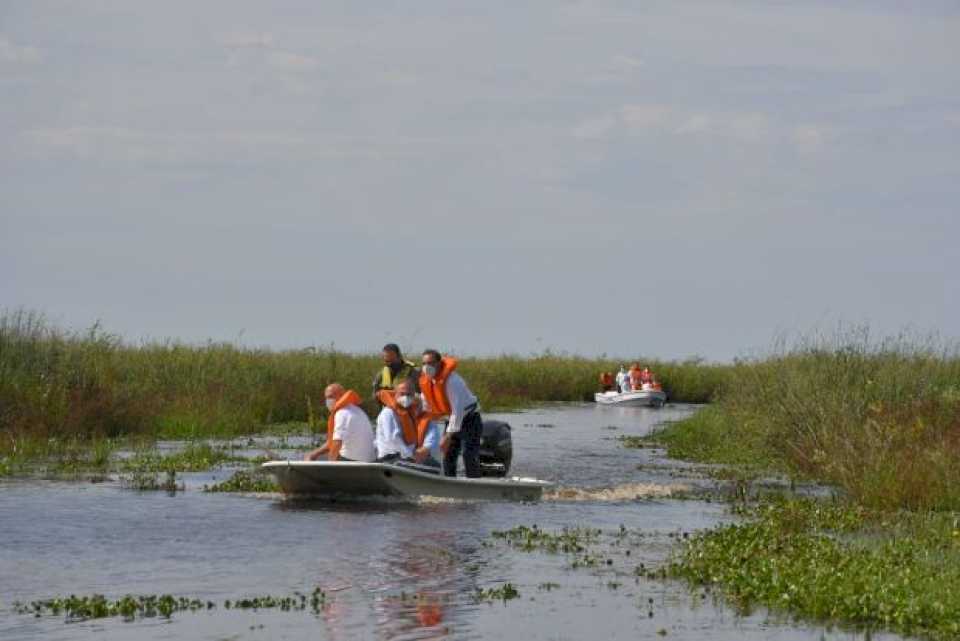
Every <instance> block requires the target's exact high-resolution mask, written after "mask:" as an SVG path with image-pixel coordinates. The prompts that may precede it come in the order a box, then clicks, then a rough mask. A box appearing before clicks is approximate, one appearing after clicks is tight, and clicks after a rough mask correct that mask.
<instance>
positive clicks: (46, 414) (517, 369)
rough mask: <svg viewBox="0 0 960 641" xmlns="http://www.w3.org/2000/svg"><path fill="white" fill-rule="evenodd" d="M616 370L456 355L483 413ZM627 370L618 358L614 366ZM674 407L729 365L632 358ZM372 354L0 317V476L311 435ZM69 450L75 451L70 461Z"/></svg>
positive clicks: (595, 363) (547, 359)
mask: <svg viewBox="0 0 960 641" xmlns="http://www.w3.org/2000/svg"><path fill="white" fill-rule="evenodd" d="M620 362H621V361H614V360H612V359H606V358H598V359H588V358H582V357H578V356H570V355H557V354H553V353H550V352H546V353H544V354H540V355H536V356H531V357H521V356H499V357H492V358H464V359H462V361H461V366H460V371H461V372H462V373H463V375H464V376H465V377H466V378H467V380H468V381H469V384H470V385H471V387H472V388H473V390H474V391H475V392H476V393H477V394H478V396H479V397H480V399H481V402H482V403H483V406H484V408H485V409H487V410H495V409H501V410H502V409H511V408H519V407H523V406H528V405H530V404H533V403H537V402H545V401H588V400H591V399H592V394H593V392H594V391H595V390H596V389H597V377H598V375H599V373H600V372H601V371H604V370H609V371H615V370H616V368H617V367H618V365H619V364H620ZM624 362H629V361H624ZM643 362H644V364H647V365H650V366H651V367H652V368H653V369H654V370H655V371H656V372H657V373H658V374H659V375H660V377H661V379H662V381H663V383H664V387H665V388H666V390H667V391H668V393H669V394H670V395H671V398H672V399H673V400H675V401H707V400H709V399H710V398H711V395H712V394H713V393H714V391H715V390H716V389H717V388H718V387H719V385H720V383H721V382H722V380H723V378H724V376H725V372H727V371H728V370H729V369H730V368H729V366H713V365H704V364H703V363H700V362H698V361H686V362H680V363H673V362H657V361H653V360H649V359H648V360H644V361H643ZM381 367H382V363H381V361H380V358H379V354H347V353H344V352H341V351H338V350H336V349H335V348H334V347H333V346H330V347H306V348H304V349H299V350H267V349H255V348H247V347H241V346H237V345H233V344H229V343H214V342H209V343H206V344H202V345H186V344H182V343H178V342H175V341H160V342H150V343H144V344H140V345H131V344H128V343H125V342H124V341H122V340H120V339H119V338H118V337H117V336H115V335H113V334H110V333H109V332H107V331H105V330H104V329H103V328H102V327H100V326H99V325H95V326H94V327H92V328H90V329H88V330H85V331H81V332H71V331H66V330H62V329H60V328H57V327H55V326H52V325H51V324H49V323H48V322H47V321H46V320H45V319H44V317H43V316H42V315H40V314H37V313H33V312H28V311H14V312H7V313H3V314H0V473H4V472H5V471H6V472H9V471H10V470H11V468H16V467H18V465H19V464H18V462H19V461H29V460H36V459H37V458H44V457H46V458H50V457H51V456H52V457H54V458H56V457H58V456H60V454H61V453H62V452H63V451H64V450H69V449H70V448H72V447H73V446H74V445H77V444H87V445H89V444H90V443H95V442H96V443H110V442H113V441H114V440H116V439H122V438H127V437H130V436H134V437H143V438H146V439H156V438H167V439H178V440H196V439H200V438H226V437H231V436H235V435H239V434H250V433H256V432H261V431H263V430H264V426H267V425H296V426H301V427H306V428H307V429H314V430H316V429H318V428H320V426H322V424H323V421H324V420H325V419H326V410H325V409H323V402H322V394H323V388H324V386H325V385H327V384H328V383H330V382H333V381H339V382H341V383H343V384H344V385H346V386H347V387H350V388H354V389H356V390H357V391H358V392H359V393H360V394H361V396H363V397H364V398H365V399H366V404H367V406H366V409H367V410H368V412H371V413H373V412H374V411H375V410H376V409H377V408H376V407H375V405H374V402H373V399H372V398H371V389H370V388H371V384H372V380H373V377H374V375H375V374H376V373H377V371H378V370H379V369H380V368H381ZM81 449H82V448H81V447H79V446H78V447H76V450H77V452H78V454H77V456H84V457H85V456H87V454H80V451H81Z"/></svg>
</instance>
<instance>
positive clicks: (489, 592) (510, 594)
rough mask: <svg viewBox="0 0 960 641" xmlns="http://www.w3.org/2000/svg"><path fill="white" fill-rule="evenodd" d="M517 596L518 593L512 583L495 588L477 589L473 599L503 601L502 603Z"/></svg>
mask: <svg viewBox="0 0 960 641" xmlns="http://www.w3.org/2000/svg"><path fill="white" fill-rule="evenodd" d="M519 596H520V592H519V591H518V590H517V588H515V587H514V585H513V584H512V583H504V584H503V585H501V586H499V587H495V588H486V589H482V588H477V591H476V593H475V594H474V598H475V599H476V600H477V601H503V602H504V603H506V602H507V601H509V600H510V599H516V598H518V597H519Z"/></svg>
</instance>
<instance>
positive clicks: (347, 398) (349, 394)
mask: <svg viewBox="0 0 960 641" xmlns="http://www.w3.org/2000/svg"><path fill="white" fill-rule="evenodd" d="M323 396H324V398H325V399H326V403H327V409H328V410H329V411H330V418H328V419H327V442H326V443H324V444H323V445H322V446H321V447H318V448H317V449H315V450H313V451H312V452H308V453H307V454H306V456H304V459H305V460H307V461H316V460H317V459H319V458H321V457H323V456H324V455H326V457H327V459H328V460H330V461H364V462H367V463H369V462H371V461H373V460H374V458H375V457H376V454H375V451H374V447H373V426H372V425H371V424H370V419H369V418H367V415H366V414H365V413H364V411H363V409H361V408H360V395H359V394H357V393H356V392H354V391H353V390H345V389H344V388H343V385H341V384H340V383H331V384H330V385H327V388H326V389H325V390H324V391H323Z"/></svg>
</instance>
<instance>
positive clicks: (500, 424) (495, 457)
mask: <svg viewBox="0 0 960 641" xmlns="http://www.w3.org/2000/svg"><path fill="white" fill-rule="evenodd" d="M511 459H513V437H512V436H511V434H510V424H509V423H506V422H504V421H484V422H483V438H482V439H481V441H480V473H481V475H483V476H499V477H503V476H506V475H507V472H509V471H510V461H511Z"/></svg>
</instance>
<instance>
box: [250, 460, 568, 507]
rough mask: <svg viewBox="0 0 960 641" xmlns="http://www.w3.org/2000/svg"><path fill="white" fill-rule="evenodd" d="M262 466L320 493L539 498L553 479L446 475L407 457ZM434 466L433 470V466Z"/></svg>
mask: <svg viewBox="0 0 960 641" xmlns="http://www.w3.org/2000/svg"><path fill="white" fill-rule="evenodd" d="M262 467H263V469H264V470H266V471H267V472H270V473H271V474H273V475H274V477H276V479H277V483H278V484H279V485H280V488H281V490H282V491H283V492H284V493H285V494H292V495H296V496H310V497H318V498H333V499H336V498H343V499H355V498H364V497H401V498H407V499H416V498H419V497H423V496H429V497H438V498H448V499H461V500H463V499H466V500H481V501H503V500H507V501H536V500H539V499H540V496H541V494H542V493H543V490H544V489H545V488H550V487H553V483H550V482H549V481H540V480H537V479H528V478H518V477H512V478H491V477H482V478H477V479H468V478H463V477H446V476H443V475H441V474H439V473H437V471H436V468H425V467H424V466H419V465H413V464H406V463H400V464H397V463H361V462H356V461H340V462H334V461H267V462H266V463H264V464H263V466H262ZM431 469H432V470H434V471H428V470H431Z"/></svg>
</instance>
